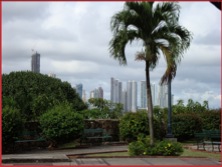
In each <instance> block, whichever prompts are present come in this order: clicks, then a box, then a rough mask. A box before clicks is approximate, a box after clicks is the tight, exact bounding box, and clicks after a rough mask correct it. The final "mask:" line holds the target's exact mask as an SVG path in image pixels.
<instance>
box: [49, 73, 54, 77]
mask: <svg viewBox="0 0 222 167" xmlns="http://www.w3.org/2000/svg"><path fill="white" fill-rule="evenodd" d="M48 76H49V77H52V78H56V74H53V73H49V74H48Z"/></svg>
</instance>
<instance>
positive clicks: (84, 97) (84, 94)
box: [82, 90, 87, 103]
mask: <svg viewBox="0 0 222 167" xmlns="http://www.w3.org/2000/svg"><path fill="white" fill-rule="evenodd" d="M82 100H83V101H84V102H85V103H86V102H87V97H86V91H85V90H83V93H82Z"/></svg>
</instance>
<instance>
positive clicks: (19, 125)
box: [2, 106, 24, 152]
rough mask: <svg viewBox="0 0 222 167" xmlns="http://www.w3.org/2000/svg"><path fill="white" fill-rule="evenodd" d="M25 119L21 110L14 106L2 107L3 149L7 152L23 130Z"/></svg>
mask: <svg viewBox="0 0 222 167" xmlns="http://www.w3.org/2000/svg"><path fill="white" fill-rule="evenodd" d="M23 125H24V121H23V119H22V117H21V114H20V112H19V111H18V110H17V109H15V108H12V107H9V106H4V107H3V109H2V151H3V152H6V151H7V150H9V147H10V146H12V145H13V142H14V139H15V138H16V137H18V136H19V134H20V133H21V132H22V129H23Z"/></svg>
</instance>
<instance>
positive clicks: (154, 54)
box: [110, 2, 190, 145]
mask: <svg viewBox="0 0 222 167" xmlns="http://www.w3.org/2000/svg"><path fill="white" fill-rule="evenodd" d="M179 11H180V9H179V5H178V4H177V3H169V2H166V3H165V2H164V3H157V4H156V5H154V2H126V3H125V6H124V9H123V10H122V11H120V12H118V13H116V14H115V15H114V16H113V17H112V20H111V30H112V31H113V39H112V40H111V41H110V53H111V56H112V57H113V58H114V59H117V60H118V61H119V63H120V64H126V63H127V59H126V56H125V47H126V45H127V43H128V42H130V43H131V42H133V41H134V40H141V41H142V43H143V47H144V51H142V52H138V53H137V54H136V60H140V61H144V62H145V75H146V84H147V85H146V87H147V99H148V100H147V104H148V111H147V112H148V118H149V131H150V144H151V145H153V144H154V132H153V103H152V97H151V96H152V95H151V86H150V70H152V69H154V68H155V67H156V65H157V63H158V60H159V55H160V54H161V53H162V54H163V55H164V56H165V58H166V62H167V69H166V72H165V74H164V75H163V77H162V79H161V82H162V83H164V82H169V81H171V79H173V78H174V77H175V75H176V69H177V63H178V62H179V60H180V58H181V57H180V56H181V55H182V53H183V51H184V50H185V49H186V48H187V47H188V46H189V44H190V38H189V37H190V33H189V31H187V30H186V29H185V28H184V27H182V26H180V25H179V24H178V20H179Z"/></svg>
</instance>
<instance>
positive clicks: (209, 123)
mask: <svg viewBox="0 0 222 167" xmlns="http://www.w3.org/2000/svg"><path fill="white" fill-rule="evenodd" d="M198 116H200V118H201V119H202V128H203V129H206V130H212V129H220V128H221V127H220V126H221V110H220V109H218V110H210V111H205V112H201V113H199V114H198Z"/></svg>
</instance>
